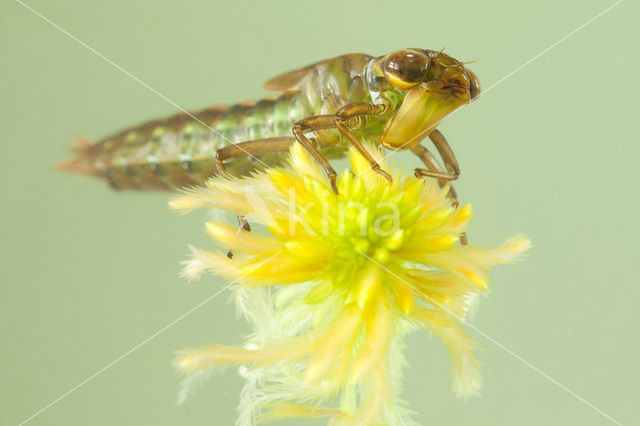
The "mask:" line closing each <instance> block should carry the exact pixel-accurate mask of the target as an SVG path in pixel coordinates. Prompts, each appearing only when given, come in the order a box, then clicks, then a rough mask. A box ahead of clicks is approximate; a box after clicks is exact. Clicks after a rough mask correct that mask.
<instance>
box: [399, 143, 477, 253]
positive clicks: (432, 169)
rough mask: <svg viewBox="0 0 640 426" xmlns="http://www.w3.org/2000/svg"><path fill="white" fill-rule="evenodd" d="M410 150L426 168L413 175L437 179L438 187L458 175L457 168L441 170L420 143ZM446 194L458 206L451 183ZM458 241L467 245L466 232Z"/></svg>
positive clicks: (419, 169) (417, 170) (454, 205)
mask: <svg viewBox="0 0 640 426" xmlns="http://www.w3.org/2000/svg"><path fill="white" fill-rule="evenodd" d="M411 152H413V153H414V154H415V155H416V156H417V157H418V158H419V159H420V160H421V161H422V162H423V163H424V165H425V166H426V167H427V168H426V169H422V168H417V169H416V171H415V175H416V177H418V178H421V177H424V176H430V177H434V178H436V179H438V184H439V185H440V187H443V186H444V185H446V184H447V182H450V181H452V180H456V179H457V178H458V176H459V175H460V172H459V170H458V172H457V173H447V172H445V171H444V170H442V166H440V164H439V163H438V161H437V160H436V158H435V157H434V156H433V154H431V152H429V150H428V149H427V148H425V147H424V146H422V145H420V144H418V145H416V146H415V147H414V148H412V149H411ZM456 168H457V164H456ZM448 196H449V198H450V199H451V204H452V205H453V207H458V206H459V205H460V203H459V201H458V194H457V193H456V190H455V189H454V188H453V185H451V184H449V193H448ZM460 243H461V244H462V245H465V246H466V245H467V233H466V232H463V233H462V234H461V235H460Z"/></svg>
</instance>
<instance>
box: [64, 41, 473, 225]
mask: <svg viewBox="0 0 640 426" xmlns="http://www.w3.org/2000/svg"><path fill="white" fill-rule="evenodd" d="M466 64H468V62H467V63H465V62H460V61H458V60H456V59H454V58H453V57H451V56H449V55H448V54H446V53H444V52H443V51H435V50H428V49H419V48H409V49H401V50H397V51H394V52H391V53H389V54H387V55H383V56H377V57H374V56H370V55H366V54H347V55H342V56H338V57H335V58H331V59H326V60H323V61H320V62H316V63H314V64H311V65H308V66H305V67H303V68H299V69H296V70H294V71H290V72H286V73H284V74H281V75H279V76H277V77H275V78H273V79H271V80H269V81H267V82H266V83H265V84H264V88H265V89H267V90H269V91H274V92H278V94H276V95H275V96H270V97H266V98H263V99H261V100H258V101H255V102H240V103H237V104H235V105H231V106H213V107H208V108H205V109H203V110H199V111H185V112H181V113H178V114H175V115H172V116H170V117H166V118H160V119H155V120H150V121H147V122H145V123H142V124H140V125H136V126H133V127H129V128H127V129H124V130H122V131H120V132H118V133H115V134H113V135H111V136H108V137H106V138H104V139H102V140H100V141H98V142H96V143H91V142H89V141H87V140H85V139H78V140H77V144H76V147H75V148H73V150H74V152H75V153H76V157H75V158H72V159H69V160H66V161H63V162H62V163H60V164H59V165H58V167H57V168H58V169H59V170H63V171H70V172H75V173H79V174H82V175H88V176H94V177H98V178H102V179H105V180H106V181H107V182H108V183H109V185H110V186H111V187H112V188H113V189H116V190H124V189H138V190H173V189H176V188H181V187H188V186H194V185H202V184H204V183H205V182H206V180H207V179H208V178H209V177H211V176H213V175H215V174H221V173H225V174H231V175H234V176H244V175H247V174H249V173H251V172H253V171H256V170H265V169H267V168H269V167H276V166H278V165H280V164H282V163H284V162H285V161H286V158H287V154H288V151H289V148H290V146H291V144H293V143H300V144H301V145H302V146H303V147H304V148H305V149H306V150H308V152H309V153H310V154H311V155H312V156H313V157H314V158H315V160H317V161H318V163H319V164H320V165H321V166H322V168H323V169H324V170H325V172H326V174H327V176H328V178H329V181H330V183H331V187H332V188H333V190H334V191H336V192H337V187H336V177H337V174H336V171H335V170H334V168H333V167H332V165H331V163H330V160H332V159H337V158H341V157H344V156H345V154H346V152H347V151H348V149H349V148H350V147H355V148H356V149H357V150H358V151H359V152H360V153H361V154H362V155H363V156H364V158H366V160H367V161H368V162H369V163H370V164H371V167H372V169H373V170H375V171H376V172H377V173H379V174H381V175H383V176H384V177H385V178H387V179H389V180H391V177H390V175H389V174H388V173H387V172H386V171H384V170H382V168H381V167H380V166H379V165H378V164H377V163H376V160H375V159H374V158H373V157H372V155H371V154H370V153H369V152H368V151H367V150H366V149H365V147H364V145H363V143H362V141H368V142H372V143H374V144H375V145H378V146H382V147H384V148H386V149H389V150H393V151H402V150H409V151H411V152H412V153H413V154H415V155H416V156H417V157H418V158H419V159H420V160H421V161H422V163H423V164H424V167H420V168H416V169H415V174H416V176H418V177H425V176H429V177H432V178H436V179H438V181H439V182H440V184H441V185H444V184H446V183H450V182H451V181H453V180H456V179H457V178H458V177H459V175H460V167H459V165H458V161H457V160H456V157H455V155H454V153H453V150H452V149H451V147H450V145H449V143H448V142H447V140H446V139H445V137H444V136H443V134H442V133H441V132H440V131H439V130H438V129H437V126H438V125H439V123H440V122H441V121H442V120H443V119H444V118H446V117H447V116H448V115H450V114H451V113H453V112H454V111H455V110H457V109H458V108H460V107H462V106H463V105H466V104H468V103H469V102H471V101H473V100H475V99H476V98H477V97H478V96H479V95H480V83H479V80H478V77H477V76H476V75H475V74H474V73H473V72H472V71H471V70H469V69H467V68H466V67H465V65H466ZM426 138H428V139H429V140H430V141H431V143H432V144H433V146H434V147H435V149H436V150H437V152H438V154H439V156H440V160H441V162H442V164H444V167H443V166H442V165H441V162H440V161H438V159H437V158H436V157H435V156H434V155H433V154H432V152H431V151H430V149H429V148H427V147H426V146H425V145H424V144H422V141H423V140H424V139H426ZM449 195H450V197H451V198H452V200H453V204H454V206H457V205H458V198H457V194H456V192H455V190H454V189H453V187H452V186H450V193H449ZM241 226H242V224H241Z"/></svg>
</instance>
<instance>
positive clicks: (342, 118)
mask: <svg viewBox="0 0 640 426" xmlns="http://www.w3.org/2000/svg"><path fill="white" fill-rule="evenodd" d="M385 110H386V107H385V106H384V105H374V104H368V103H365V102H359V103H354V104H349V105H346V106H344V107H342V108H340V110H339V111H338V112H337V113H336V115H335V116H334V119H333V121H334V123H335V125H336V128H337V129H338V130H339V131H340V133H342V134H343V135H344V136H345V137H346V138H347V139H349V142H351V144H352V145H353V146H354V147H355V148H356V149H357V150H358V152H359V153H360V154H362V156H363V157H364V158H365V159H366V160H367V161H368V162H369V164H370V165H371V168H372V169H373V170H374V171H375V172H376V173H378V174H380V175H382V176H384V178H385V179H387V180H388V181H389V182H391V181H392V179H391V175H390V174H389V173H387V172H385V171H384V170H382V167H380V165H379V164H378V162H377V161H376V160H375V159H374V158H373V156H371V154H370V153H369V151H367V150H366V149H365V147H364V146H363V145H362V142H360V140H358V138H357V137H356V136H355V135H354V134H353V133H352V132H351V131H350V130H349V128H348V121H349V120H351V119H353V118H357V117H362V116H365V115H376V114H384V112H385Z"/></svg>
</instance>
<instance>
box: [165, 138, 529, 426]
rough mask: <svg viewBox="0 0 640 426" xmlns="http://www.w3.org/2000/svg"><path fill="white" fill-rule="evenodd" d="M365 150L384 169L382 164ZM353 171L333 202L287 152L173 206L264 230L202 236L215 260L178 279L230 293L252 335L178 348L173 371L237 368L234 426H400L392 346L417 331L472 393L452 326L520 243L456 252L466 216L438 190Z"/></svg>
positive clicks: (471, 367) (211, 229) (205, 257)
mask: <svg viewBox="0 0 640 426" xmlns="http://www.w3.org/2000/svg"><path fill="white" fill-rule="evenodd" d="M368 150H369V151H370V152H371V153H372V154H373V155H374V156H375V157H377V160H379V161H380V162H381V163H383V158H382V154H381V152H379V151H378V150H377V149H376V148H375V147H373V146H368ZM349 159H350V162H351V170H347V171H345V172H343V173H341V174H340V176H339V179H338V194H335V193H334V192H333V191H332V190H331V188H330V186H329V183H328V180H327V179H326V178H325V176H324V174H323V172H322V170H321V169H320V168H319V167H318V165H317V164H316V162H315V161H314V160H313V159H312V158H311V157H310V156H309V155H308V154H307V153H306V152H305V151H304V150H303V149H302V148H301V147H300V146H299V145H298V144H294V145H293V146H292V148H291V161H290V163H291V168H288V169H271V170H268V171H267V172H266V173H263V174H257V175H254V176H253V177H250V178H245V179H235V178H228V177H215V178H212V179H211V180H209V182H208V183H207V186H206V188H194V189H190V190H187V191H185V193H184V194H182V195H181V196H179V197H176V198H174V199H172V200H171V202H170V206H171V208H173V209H175V210H179V211H182V212H188V211H191V210H193V209H196V208H200V207H214V208H218V209H223V210H227V211H230V212H232V213H234V214H237V215H242V216H245V217H247V219H249V221H250V222H251V223H252V224H254V223H259V224H262V225H264V227H265V230H266V232H262V233H259V232H246V231H239V230H238V228H237V227H236V226H231V225H228V224H224V223H217V222H209V223H207V225H206V230H207V233H208V234H209V235H210V236H211V237H212V238H213V239H214V241H215V243H216V244H217V245H218V246H219V247H220V249H221V251H217V252H210V251H205V250H200V249H192V259H191V260H189V261H187V262H186V265H185V269H184V275H186V276H187V277H189V278H197V277H199V276H200V274H201V273H202V272H203V271H210V272H212V273H214V274H218V275H222V276H223V277H225V278H227V279H228V280H232V281H234V282H235V281H237V282H239V283H240V284H237V286H236V287H235V292H236V293H235V296H236V299H237V301H238V307H239V310H240V312H242V313H243V314H244V316H245V317H247V318H248V319H249V321H250V322H251V323H252V325H253V329H254V332H253V335H252V336H251V337H250V339H249V341H248V343H247V344H246V345H245V346H244V347H230V346H224V345H212V346H208V347H201V348H196V349H188V350H185V351H183V352H182V354H181V355H180V357H179V358H178V360H177V361H176V364H177V366H178V367H179V369H181V370H182V371H184V372H186V373H199V374H200V373H202V372H204V371H206V370H207V369H210V367H213V366H217V365H227V366H230V365H236V366H244V367H242V368H241V371H242V373H243V375H244V376H245V377H246V378H247V381H248V384H247V387H246V388H245V390H244V392H243V398H242V399H243V402H242V404H241V405H242V410H241V422H243V423H244V424H251V423H252V422H253V421H255V419H256V418H258V419H264V418H273V417H286V416H292V417H319V416H329V417H331V418H332V419H333V421H336V422H338V423H341V424H342V423H344V424H357V425H366V424H377V423H385V424H406V423H409V422H410V420H409V417H408V411H407V410H405V409H404V408H403V406H402V403H401V401H400V400H399V397H398V394H399V391H400V379H401V371H400V370H401V367H402V365H403V362H404V360H403V358H402V354H401V348H402V337H403V336H404V335H405V334H406V333H407V332H409V331H412V330H414V329H416V328H419V327H420V328H425V329H428V330H430V331H431V332H432V333H433V334H435V335H436V336H438V337H439V338H440V339H441V340H442V342H443V343H444V345H445V346H446V347H447V350H448V351H449V354H450V357H451V375H452V384H453V387H454V390H455V391H456V392H457V393H458V394H460V395H463V396H469V395H473V394H474V393H476V392H477V391H478V390H479V387H480V376H479V371H478V369H479V365H478V362H477V361H476V359H475V357H474V356H473V354H472V352H471V350H472V348H473V347H474V343H473V342H472V341H471V340H470V339H469V337H467V335H466V334H465V332H464V331H463V329H462V328H461V323H463V322H464V317H465V313H466V311H467V309H468V307H469V305H470V303H471V302H472V300H473V299H474V296H475V295H477V294H479V293H482V292H484V291H486V289H487V286H488V283H489V280H488V276H487V274H488V271H489V268H490V266H492V265H494V264H497V263H505V262H510V261H512V260H513V259H514V257H515V256H516V255H517V254H519V253H521V252H523V251H524V250H526V249H527V248H528V247H529V241H528V240H527V239H526V238H523V237H515V238H511V239H509V240H507V242H505V243H504V244H502V245H500V246H498V247H495V248H492V249H485V248H483V247H479V246H474V245H468V246H463V245H460V244H459V238H460V234H461V233H463V232H465V231H466V230H467V227H468V225H469V220H470V219H471V216H472V210H471V206H470V205H462V206H459V207H457V208H453V207H452V206H451V203H450V201H449V199H448V198H447V193H448V188H447V187H444V188H439V187H438V184H437V182H436V181H435V180H433V179H426V180H420V179H417V178H414V177H404V176H402V175H401V174H400V172H399V171H398V170H396V171H395V172H393V173H392V174H393V183H391V184H389V182H387V181H386V180H385V179H384V178H383V177H381V176H380V175H378V174H376V173H375V172H373V171H372V170H371V169H370V168H369V165H368V163H367V162H366V161H365V160H364V158H363V157H361V156H360V155H359V154H358V153H357V152H356V151H355V150H354V151H351V152H350V155H349ZM382 166H383V167H384V168H385V169H386V170H389V168H388V167H387V164H382ZM226 249H231V250H232V253H233V256H232V257H231V258H230V257H228V256H227V253H226Z"/></svg>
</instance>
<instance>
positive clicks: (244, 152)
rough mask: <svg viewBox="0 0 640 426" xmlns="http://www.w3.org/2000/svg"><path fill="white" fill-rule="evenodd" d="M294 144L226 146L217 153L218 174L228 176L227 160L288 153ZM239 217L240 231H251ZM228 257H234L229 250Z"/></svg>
mask: <svg viewBox="0 0 640 426" xmlns="http://www.w3.org/2000/svg"><path fill="white" fill-rule="evenodd" d="M294 142H295V139H294V138H289V137H281V138H267V139H256V140H253V141H247V142H240V143H237V144H233V145H228V146H225V147H223V148H220V149H219V150H217V151H216V169H217V170H218V174H223V175H228V173H227V169H226V168H225V167H224V162H225V160H230V159H233V158H239V157H245V156H251V157H253V156H254V155H258V154H266V153H268V152H281V151H288V150H289V147H290V146H291V144H292V143H294ZM237 217H238V225H240V230H242V231H251V226H250V225H249V222H247V219H246V218H245V217H244V216H237ZM227 256H228V257H229V258H231V257H233V253H232V252H231V250H229V252H228V253H227Z"/></svg>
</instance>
